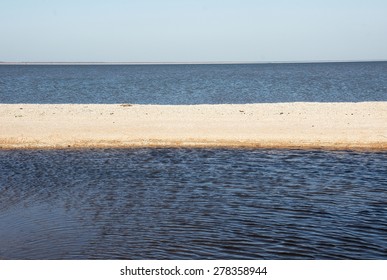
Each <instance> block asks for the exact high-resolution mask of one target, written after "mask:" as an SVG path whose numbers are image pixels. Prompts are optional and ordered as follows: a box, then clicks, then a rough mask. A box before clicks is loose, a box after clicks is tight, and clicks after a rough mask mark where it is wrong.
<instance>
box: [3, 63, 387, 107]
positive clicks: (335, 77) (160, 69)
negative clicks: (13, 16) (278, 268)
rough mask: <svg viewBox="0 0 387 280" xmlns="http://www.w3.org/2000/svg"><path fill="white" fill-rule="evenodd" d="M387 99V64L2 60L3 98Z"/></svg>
mask: <svg viewBox="0 0 387 280" xmlns="http://www.w3.org/2000/svg"><path fill="white" fill-rule="evenodd" d="M295 101H309V102H360V101H387V62H363V63H308V64H245V65H243V64H242V65H227V64H224V65H110V66H109V65H99V66H98V65H89V66H87V65H81V66H80V65H77V66H65V65H61V66H55V65H50V66H44V65H40V66H36V65H35V66H34V65H25V66H17V65H13V66H6V65H2V66H1V65H0V103H138V104H203V103H204V104H222V103H258V102H295Z"/></svg>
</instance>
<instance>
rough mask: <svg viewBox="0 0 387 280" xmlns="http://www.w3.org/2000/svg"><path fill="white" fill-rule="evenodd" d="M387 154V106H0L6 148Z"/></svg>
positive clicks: (0, 135)
mask: <svg viewBox="0 0 387 280" xmlns="http://www.w3.org/2000/svg"><path fill="white" fill-rule="evenodd" d="M128 147H228V148H239V147H253V148H301V149H320V148H322V149H378V150H387V102H358V103H341V102H340V103H314V102H312V103H307V102H296V103H262V104H219V105H138V104H0V149H62V148H63V149H67V148H128Z"/></svg>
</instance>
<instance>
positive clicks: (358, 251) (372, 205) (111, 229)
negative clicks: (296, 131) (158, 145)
mask: <svg viewBox="0 0 387 280" xmlns="http://www.w3.org/2000/svg"><path fill="white" fill-rule="evenodd" d="M386 174H387V153H386V152H372V153H370V152H354V151H352V152H349V151H337V152H334V151H318V150H317V151H299V150H249V149H242V150H238V149H234V150H227V149H129V150H126V149H123V150H114V149H112V150H67V151H64V150H62V151H55V150H52V151H4V150H3V151H0V258H2V259H387V176H386Z"/></svg>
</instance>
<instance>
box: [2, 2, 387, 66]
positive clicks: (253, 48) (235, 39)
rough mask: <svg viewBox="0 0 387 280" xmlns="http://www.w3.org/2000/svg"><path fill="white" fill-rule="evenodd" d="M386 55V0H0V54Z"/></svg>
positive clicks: (80, 57)
mask: <svg viewBox="0 0 387 280" xmlns="http://www.w3.org/2000/svg"><path fill="white" fill-rule="evenodd" d="M316 60H387V1H386V0H315V1H313V0H309V1H308V0H298V1H297V0H294V1H291V0H289V1H285V0H265V1H264V0H234V1H231V0H180V1H178V0H159V1H156V0H127V1H124V0H105V1H99V0H35V1H34V0H30V1H28V0H0V61H19V62H20V61H47V62H49V61H64V62H69V61H75V62H81V61H89V62H91V61H105V62H107V61H110V62H120V61H125V62H186V61H194V62H198V61H212V62H214V61H251V62H253V61H316Z"/></svg>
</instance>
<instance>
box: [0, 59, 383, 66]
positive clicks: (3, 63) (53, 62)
mask: <svg viewBox="0 0 387 280" xmlns="http://www.w3.org/2000/svg"><path fill="white" fill-rule="evenodd" d="M356 62H387V59H372V60H294V61H288V60H285V61H184V62H178V61H163V62H157V61H147V62H146V61H144V62H128V61H122V62H114V61H71V62H70V61H0V65H201V64H206V65H207V64H208V65H216V64H292V63H300V64H302V63H356Z"/></svg>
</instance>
